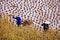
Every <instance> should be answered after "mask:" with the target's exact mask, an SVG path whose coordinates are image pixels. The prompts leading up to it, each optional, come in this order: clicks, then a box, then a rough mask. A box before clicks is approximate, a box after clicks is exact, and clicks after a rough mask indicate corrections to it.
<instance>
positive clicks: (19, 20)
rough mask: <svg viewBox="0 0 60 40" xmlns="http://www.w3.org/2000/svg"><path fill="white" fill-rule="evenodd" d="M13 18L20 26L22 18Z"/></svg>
mask: <svg viewBox="0 0 60 40" xmlns="http://www.w3.org/2000/svg"><path fill="white" fill-rule="evenodd" d="M13 18H14V19H16V20H17V23H18V24H20V23H21V18H20V17H14V16H13Z"/></svg>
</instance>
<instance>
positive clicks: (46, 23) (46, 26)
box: [41, 21, 50, 31]
mask: <svg viewBox="0 0 60 40" xmlns="http://www.w3.org/2000/svg"><path fill="white" fill-rule="evenodd" d="M49 24H50V22H49V21H46V22H45V23H42V24H41V25H42V26H43V29H44V31H47V30H48V29H49Z"/></svg>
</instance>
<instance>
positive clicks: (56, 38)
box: [0, 19, 60, 40]
mask: <svg viewBox="0 0 60 40" xmlns="http://www.w3.org/2000/svg"><path fill="white" fill-rule="evenodd" d="M0 40H60V31H57V30H48V31H47V32H43V31H41V32H38V31H37V30H35V29H33V28H32V27H31V25H27V26H22V27H16V26H14V25H12V24H8V23H5V21H4V20H2V19H0Z"/></svg>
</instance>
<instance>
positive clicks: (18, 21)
mask: <svg viewBox="0 0 60 40" xmlns="http://www.w3.org/2000/svg"><path fill="white" fill-rule="evenodd" d="M9 16H12V18H13V19H16V24H17V26H18V27H19V26H20V24H21V18H20V17H18V16H14V15H11V14H10V15H9Z"/></svg>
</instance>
